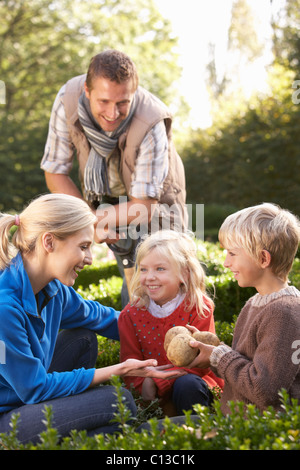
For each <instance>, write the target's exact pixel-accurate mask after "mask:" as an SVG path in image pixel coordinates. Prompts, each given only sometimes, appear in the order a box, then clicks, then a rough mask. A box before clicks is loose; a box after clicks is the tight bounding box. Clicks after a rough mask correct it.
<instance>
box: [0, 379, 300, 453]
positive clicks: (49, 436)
mask: <svg viewBox="0 0 300 470" xmlns="http://www.w3.org/2000/svg"><path fill="white" fill-rule="evenodd" d="M112 383H113V385H114V386H115V393H116V395H117V401H118V407H117V410H116V413H115V419H116V421H117V422H119V423H120V425H121V430H120V432H119V433H118V434H115V435H111V436H109V435H106V436H105V435H102V434H100V435H98V436H95V437H88V436H87V434H86V432H85V431H80V432H78V431H73V432H72V434H71V436H70V437H66V438H63V439H62V440H60V438H59V434H58V432H57V430H56V429H55V427H53V426H52V421H53V417H52V410H51V407H46V408H45V432H43V433H41V442H40V443H38V444H36V445H32V444H30V443H29V444H26V445H23V444H21V443H20V442H19V441H18V434H17V429H18V416H17V415H15V416H14V417H13V419H12V422H11V425H12V430H11V432H10V433H8V434H0V449H5V450H107V451H108V450H114V451H116V450H118V451H119V452H118V454H117V455H118V456H120V455H122V452H120V451H126V450H131V451H132V450H148V451H149V450H150V451H152V452H153V453H154V454H155V456H156V458H158V456H159V455H160V451H170V450H176V451H183V450H192V453H191V455H192V454H193V455H194V456H195V458H198V457H199V455H198V454H197V455H195V451H198V450H300V405H299V404H297V403H296V401H295V400H293V401H292V402H291V403H290V402H289V399H288V396H287V393H286V392H285V391H284V390H282V391H281V400H282V411H281V412H275V411H274V410H273V409H272V407H269V408H268V409H267V410H266V411H264V412H263V413H261V412H260V411H259V410H258V409H257V408H256V407H255V406H253V405H247V407H246V409H244V405H243V403H235V404H233V403H231V414H230V415H227V416H224V415H223V414H222V413H221V411H220V404H219V402H218V401H217V400H216V401H215V403H214V406H213V409H210V408H206V407H202V406H200V405H195V407H194V414H197V415H198V417H199V421H198V423H196V422H195V421H193V420H192V419H191V418H190V413H187V415H186V422H185V424H184V425H181V426H178V425H176V424H174V423H173V422H172V420H171V419H170V418H165V419H164V420H163V428H164V430H163V431H161V429H160V428H159V427H158V419H157V417H153V418H150V420H149V424H150V429H149V430H148V431H143V432H137V426H138V424H140V419H139V418H140V416H141V415H140V416H139V415H138V416H137V420H136V421H134V422H133V424H131V425H129V424H128V418H129V417H130V412H129V410H128V409H127V408H126V406H125V405H124V401H123V400H122V395H121V385H122V384H121V382H120V380H119V379H118V378H117V377H113V378H112ZM177 454H178V455H179V456H180V455H183V454H180V452H177ZM109 455H110V454H109ZM125 455H127V454H125ZM101 457H102V455H101V456H100V458H101ZM104 457H105V456H104Z"/></svg>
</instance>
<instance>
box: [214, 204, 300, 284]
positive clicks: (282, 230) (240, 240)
mask: <svg viewBox="0 0 300 470" xmlns="http://www.w3.org/2000/svg"><path fill="white" fill-rule="evenodd" d="M299 240H300V223H299V219H298V218H297V217H296V216H295V215H293V214H292V213H291V212H289V211H288V210H286V209H281V208H280V207H279V206H277V205H275V204H271V203H263V204H259V205H257V206H253V207H248V208H246V209H242V210H240V211H238V212H235V213H234V214H231V215H230V216H228V217H227V218H226V219H225V221H224V222H223V224H222V226H221V228H220V230H219V241H220V243H221V245H222V246H223V247H224V248H225V249H230V248H234V247H238V248H243V249H244V250H245V251H246V252H247V253H248V254H249V255H250V256H251V257H252V258H253V259H254V260H256V261H259V260H260V256H261V253H262V251H263V250H266V251H268V252H269V253H270V255H271V264H270V268H271V269H272V272H273V273H274V274H275V276H277V277H278V278H279V279H281V280H283V281H284V282H285V281H286V280H287V277H288V274H289V271H290V270H291V267H292V264H293V261H294V258H295V255H296V252H297V249H298V246H299Z"/></svg>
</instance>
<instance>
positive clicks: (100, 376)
mask: <svg viewBox="0 0 300 470" xmlns="http://www.w3.org/2000/svg"><path fill="white" fill-rule="evenodd" d="M172 367H173V365H172V364H166V365H164V366H158V367H157V361H156V360H155V359H147V360H146V361H140V360H139V359H127V360H126V361H124V362H121V363H120V364H114V365H112V366H107V367H102V368H101V369H96V370H95V373H94V377H93V380H92V382H91V384H90V387H94V386H95V385H98V384H100V383H103V382H106V381H107V380H109V379H110V378H111V377H112V376H113V375H119V376H120V377H122V376H136V377H153V378H156V379H172V378H177V377H181V376H182V375H185V374H186V372H185V371H184V370H179V369H171V368H172ZM167 369H169V370H167Z"/></svg>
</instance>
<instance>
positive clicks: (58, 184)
mask: <svg viewBox="0 0 300 470" xmlns="http://www.w3.org/2000/svg"><path fill="white" fill-rule="evenodd" d="M45 179H46V184H47V187H48V189H49V191H50V192H51V193H63V194H69V195H70V196H76V197H78V198H80V199H82V194H81V192H80V191H79V189H78V188H77V186H76V184H75V183H74V181H73V180H71V178H70V177H69V176H68V175H62V174H57V173H48V172H46V171H45Z"/></svg>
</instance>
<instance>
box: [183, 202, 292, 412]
mask: <svg viewBox="0 0 300 470" xmlns="http://www.w3.org/2000/svg"><path fill="white" fill-rule="evenodd" d="M219 240H220V242H221V244H222V246H223V247H224V248H225V249H226V250H227V255H226V258H225V262H224V266H225V267H227V268H229V269H230V270H231V271H232V272H233V274H234V277H235V279H236V280H237V282H238V284H239V286H240V287H255V289H256V290H257V294H255V295H254V296H253V297H251V298H250V299H249V300H248V302H246V304H245V306H244V307H243V309H242V310H241V312H240V314H239V316H238V319H237V322H236V326H235V330H234V335H233V341H232V348H230V347H229V346H227V345H225V344H222V345H220V346H218V347H213V346H209V345H205V344H202V343H198V342H193V343H192V345H193V346H194V347H200V354H199V355H198V356H197V357H196V359H195V361H193V364H192V365H193V366H198V367H209V366H211V367H213V368H214V370H215V371H216V373H217V375H218V376H220V377H222V378H224V380H225V385H224V391H223V394H222V398H221V409H222V411H223V413H224V414H226V413H229V412H230V407H229V406H228V401H238V402H244V403H245V404H248V403H252V404H254V405H256V406H257V407H258V408H259V409H260V410H265V409H266V408H267V407H268V406H272V407H273V408H274V409H276V410H282V408H281V402H280V396H279V392H280V390H281V389H285V390H286V391H287V392H288V394H289V396H290V398H293V399H297V400H298V401H300V367H299V364H300V360H299V339H300V315H299V314H300V292H299V290H298V289H296V287H294V286H291V285H289V281H288V275H289V272H290V270H291V268H292V265H293V261H294V257H295V255H296V252H297V249H298V246H299V241H300V222H299V219H298V218H297V217H296V216H294V215H293V214H291V213H290V212H289V211H287V210H284V209H281V208H280V207H278V206H276V205H274V204H268V203H265V204H260V205H258V206H254V207H248V208H246V209H243V210H241V211H238V212H236V213H234V214H231V215H230V216H228V217H227V218H226V219H225V221H224V223H223V224H222V226H221V228H220V231H219Z"/></svg>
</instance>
